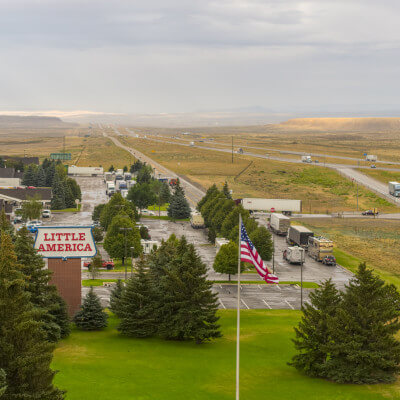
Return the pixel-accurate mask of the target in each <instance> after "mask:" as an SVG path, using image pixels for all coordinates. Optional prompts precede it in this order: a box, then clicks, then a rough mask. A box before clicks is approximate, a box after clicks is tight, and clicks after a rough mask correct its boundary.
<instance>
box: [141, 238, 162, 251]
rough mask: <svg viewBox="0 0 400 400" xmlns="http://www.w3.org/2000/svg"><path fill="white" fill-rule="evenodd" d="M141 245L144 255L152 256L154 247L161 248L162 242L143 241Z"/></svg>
mask: <svg viewBox="0 0 400 400" xmlns="http://www.w3.org/2000/svg"><path fill="white" fill-rule="evenodd" d="M140 244H141V245H142V247H143V254H150V253H151V251H152V250H153V249H154V247H156V248H157V247H159V246H160V242H158V241H157V240H145V239H141V240H140Z"/></svg>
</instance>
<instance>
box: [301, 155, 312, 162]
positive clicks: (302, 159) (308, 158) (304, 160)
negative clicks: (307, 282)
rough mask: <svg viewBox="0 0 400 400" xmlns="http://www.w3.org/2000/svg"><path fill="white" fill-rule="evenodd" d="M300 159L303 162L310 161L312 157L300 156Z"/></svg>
mask: <svg viewBox="0 0 400 400" xmlns="http://www.w3.org/2000/svg"><path fill="white" fill-rule="evenodd" d="M301 161H302V162H305V163H311V162H312V159H311V156H301Z"/></svg>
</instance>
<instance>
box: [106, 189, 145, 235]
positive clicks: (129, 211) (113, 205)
mask: <svg viewBox="0 0 400 400" xmlns="http://www.w3.org/2000/svg"><path fill="white" fill-rule="evenodd" d="M121 212H123V213H124V214H126V215H128V217H129V219H130V220H131V221H132V222H134V221H137V220H138V218H139V216H138V213H137V211H136V208H135V206H134V205H133V204H132V203H131V202H130V201H128V200H126V199H124V198H123V197H122V196H121V193H115V194H114V195H113V196H111V199H110V201H109V202H108V203H107V204H105V206H104V207H103V209H102V210H101V214H100V225H101V226H102V228H103V229H104V230H105V231H107V230H108V227H109V226H110V224H111V221H112V220H113V218H114V217H115V216H116V215H117V214H119V213H121Z"/></svg>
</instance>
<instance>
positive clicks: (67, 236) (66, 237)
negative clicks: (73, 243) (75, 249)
mask: <svg viewBox="0 0 400 400" xmlns="http://www.w3.org/2000/svg"><path fill="white" fill-rule="evenodd" d="M70 235H71V234H70V233H64V236H65V240H67V241H68V240H69V237H70Z"/></svg>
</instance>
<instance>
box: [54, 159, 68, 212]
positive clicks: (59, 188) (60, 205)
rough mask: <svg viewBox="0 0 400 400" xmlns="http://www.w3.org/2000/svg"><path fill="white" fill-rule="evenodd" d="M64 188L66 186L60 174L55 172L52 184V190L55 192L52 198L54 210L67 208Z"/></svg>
mask: <svg viewBox="0 0 400 400" xmlns="http://www.w3.org/2000/svg"><path fill="white" fill-rule="evenodd" d="M52 165H54V164H52ZM64 189H65V188H64V185H63V182H62V181H61V180H60V178H59V176H58V174H57V173H56V172H55V173H54V176H53V185H52V192H53V197H52V199H51V209H52V210H63V209H64V208H66V205H65V195H64Z"/></svg>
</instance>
